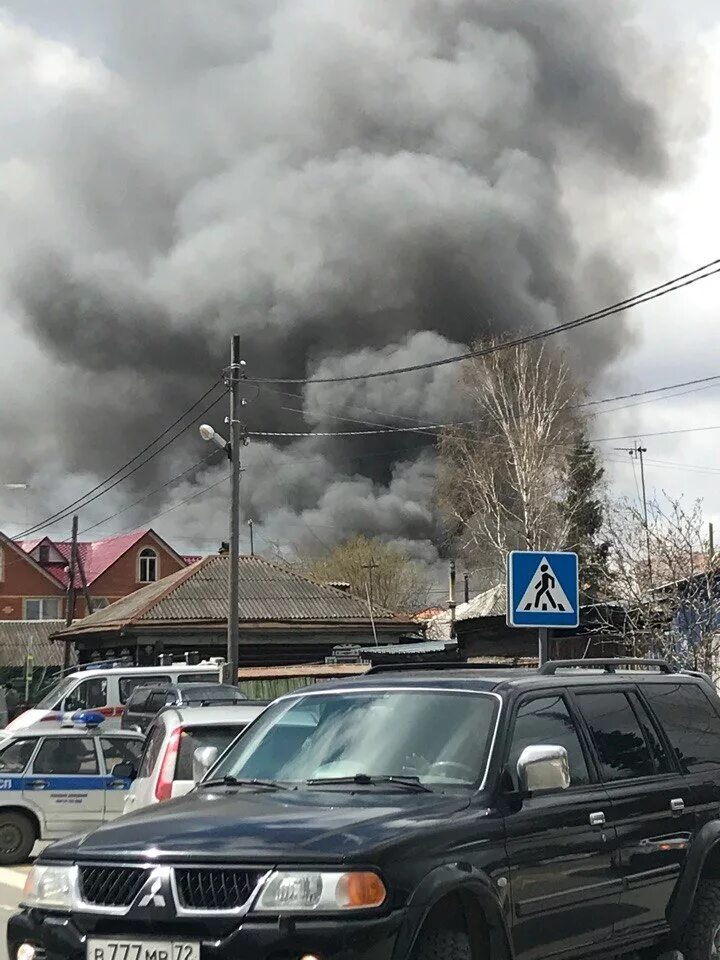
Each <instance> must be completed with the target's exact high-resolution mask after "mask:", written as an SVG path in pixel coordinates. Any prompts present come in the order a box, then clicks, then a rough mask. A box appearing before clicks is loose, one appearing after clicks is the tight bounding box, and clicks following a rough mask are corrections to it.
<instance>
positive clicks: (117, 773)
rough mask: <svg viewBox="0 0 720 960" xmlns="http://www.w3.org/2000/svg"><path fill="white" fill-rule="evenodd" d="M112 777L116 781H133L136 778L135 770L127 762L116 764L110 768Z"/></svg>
mask: <svg viewBox="0 0 720 960" xmlns="http://www.w3.org/2000/svg"><path fill="white" fill-rule="evenodd" d="M112 775H113V776H114V777H115V779H116V780H134V779H135V777H137V770H136V769H135V767H134V766H133V765H132V763H130V762H129V761H126V762H125V763H116V764H115V766H114V767H113V768H112Z"/></svg>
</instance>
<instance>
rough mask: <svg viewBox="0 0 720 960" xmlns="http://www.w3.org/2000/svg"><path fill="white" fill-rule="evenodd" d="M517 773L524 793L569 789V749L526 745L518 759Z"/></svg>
mask: <svg viewBox="0 0 720 960" xmlns="http://www.w3.org/2000/svg"><path fill="white" fill-rule="evenodd" d="M517 775H518V783H519V785H520V790H521V792H523V793H535V792H536V791H541V790H567V789H568V787H569V786H570V761H569V760H568V755H567V750H566V749H565V748H564V747H546V746H537V747H526V748H525V749H524V750H523V752H522V753H521V754H520V759H519V760H518V765H517Z"/></svg>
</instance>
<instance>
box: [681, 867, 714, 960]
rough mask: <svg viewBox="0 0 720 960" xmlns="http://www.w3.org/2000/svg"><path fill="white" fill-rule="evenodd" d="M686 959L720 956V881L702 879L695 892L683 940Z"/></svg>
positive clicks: (701, 959) (700, 959)
mask: <svg viewBox="0 0 720 960" xmlns="http://www.w3.org/2000/svg"><path fill="white" fill-rule="evenodd" d="M682 952H683V955H684V957H685V960H711V958H714V957H718V956H720V883H719V882H718V881H717V880H702V881H701V882H700V885H699V886H698V888H697V893H696V894H695V901H694V903H693V905H692V910H691V911H690V918H689V920H688V922H687V924H686V926H685V933H684V936H683V942H682Z"/></svg>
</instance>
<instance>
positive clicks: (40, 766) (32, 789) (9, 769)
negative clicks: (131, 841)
mask: <svg viewBox="0 0 720 960" xmlns="http://www.w3.org/2000/svg"><path fill="white" fill-rule="evenodd" d="M143 742H144V737H143V736H142V735H141V734H138V733H121V732H120V731H118V730H115V731H108V730H104V729H102V716H100V715H98V714H90V713H84V714H80V715H79V716H78V718H77V722H76V723H75V724H73V725H72V726H69V727H63V728H62V729H53V728H48V727H47V726H45V725H43V726H40V727H28V728H27V729H25V730H20V731H17V732H9V733H8V732H7V731H3V732H2V734H1V735H0V864H14V863H24V862H25V861H26V860H27V859H28V857H29V855H30V853H31V851H32V848H33V846H34V845H35V841H36V840H57V839H58V838H60V837H67V836H69V835H70V834H72V833H79V832H81V831H83V830H85V831H87V830H93V829H94V828H95V827H97V826H99V825H100V824H101V823H104V822H105V821H107V820H111V819H113V817H119V816H120V814H121V813H122V812H123V801H124V799H125V794H126V791H127V790H128V789H129V788H130V784H131V780H130V778H123V777H120V776H118V775H117V774H116V773H115V768H116V767H117V766H118V765H119V764H123V763H129V764H132V763H137V762H138V760H139V758H140V754H141V752H142V748H143Z"/></svg>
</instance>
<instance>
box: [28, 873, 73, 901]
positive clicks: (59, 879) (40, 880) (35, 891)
mask: <svg viewBox="0 0 720 960" xmlns="http://www.w3.org/2000/svg"><path fill="white" fill-rule="evenodd" d="M75 873H76V868H75V867H74V866H71V865H68V866H67V867H54V866H53V867H51V866H45V865H44V864H36V865H35V866H34V867H31V868H30V873H28V875H27V880H26V881H25V890H24V892H23V903H24V904H26V905H27V906H28V907H46V908H48V909H54V910H69V909H70V908H71V907H72V901H73V891H74V889H75Z"/></svg>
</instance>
